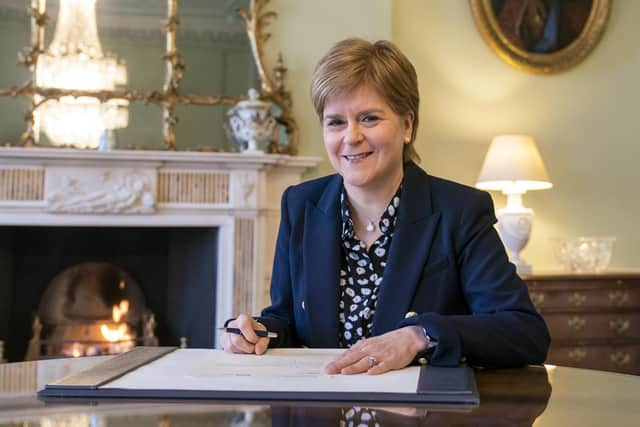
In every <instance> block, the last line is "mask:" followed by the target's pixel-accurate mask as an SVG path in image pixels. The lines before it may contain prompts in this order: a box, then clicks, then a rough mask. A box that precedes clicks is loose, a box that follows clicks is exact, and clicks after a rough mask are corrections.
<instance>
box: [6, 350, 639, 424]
mask: <svg viewBox="0 0 640 427" xmlns="http://www.w3.org/2000/svg"><path fill="white" fill-rule="evenodd" d="M106 358H108V356H103V357H95V358H79V359H58V360H47V361H38V362H22V363H12V364H4V365H0V426H9V425H11V426H14V425H47V423H48V424H50V425H78V426H87V427H88V426H90V425H103V426H113V425H123V426H124V425H132V424H133V423H135V425H138V426H151V425H153V426H156V425H157V426H169V425H171V426H172V427H175V426H180V425H189V426H198V425H243V426H296V427H297V426H338V425H340V422H341V420H342V417H343V416H344V414H346V413H348V412H349V411H352V410H353V408H354V406H355V407H356V408H358V406H357V405H353V406H352V405H347V404H335V405H327V404H324V405H320V406H314V405H313V404H309V403H304V404H301V403H286V402H284V403H283V402H280V403H269V402H248V403H243V402H233V403H225V402H211V401H208V402H207V401H188V402H185V401H183V402H167V401H161V402H158V401H155V402H153V401H145V402H141V401H137V402H136V401H129V400H125V399H114V400H110V401H99V402H95V401H94V402H83V401H69V400H66V401H62V402H58V403H45V402H42V401H38V400H37V399H36V398H35V392H36V390H38V389H40V388H42V387H43V385H44V384H45V383H48V382H51V381H53V380H55V379H58V378H60V377H61V376H64V375H68V374H70V373H73V372H77V371H79V370H81V369H85V368H88V367H90V366H93V365H95V364H96V363H99V362H100V361H102V360H105V359H106ZM476 379H477V382H478V388H479V391H480V400H481V403H480V406H479V407H477V408H474V409H472V410H467V411H464V410H463V411H460V410H451V409H446V408H437V407H426V408H425V407H387V408H365V409H369V410H371V411H373V413H374V415H375V420H376V422H378V424H379V425H381V426H398V425H407V426H440V425H443V426H450V425H456V426H466V425H473V426H477V425H491V426H514V425H515V426H530V425H532V423H533V422H534V421H535V422H536V426H537V427H545V426H567V425H579V426H591V425H593V426H603V425H615V426H636V425H637V421H638V420H639V419H640V404H639V403H640V397H639V396H640V377H636V376H631V375H621V374H613V373H607V372H599V371H589V370H583V369H575V368H563V367H554V366H546V367H529V368H523V369H505V370H482V371H478V372H477V377H476ZM371 425H373V424H371Z"/></svg>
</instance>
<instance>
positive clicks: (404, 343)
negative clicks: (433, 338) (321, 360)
mask: <svg viewBox="0 0 640 427" xmlns="http://www.w3.org/2000/svg"><path fill="white" fill-rule="evenodd" d="M428 345H429V340H428V338H427V337H426V336H425V334H424V332H423V330H422V328H421V327H420V326H405V327H403V328H400V329H396V330H394V331H391V332H387V333H386V334H384V335H380V336H377V337H371V338H366V339H362V340H360V341H358V342H357V343H356V344H355V345H353V346H352V347H351V348H350V349H348V350H346V351H345V352H344V353H342V354H341V355H340V356H338V357H337V358H335V359H334V360H333V361H331V362H330V363H329V364H328V365H327V366H325V368H324V370H325V373H327V374H346V375H349V374H359V373H361V372H367V373H368V374H372V375H375V374H382V373H384V372H387V371H391V370H393V369H401V368H404V367H405V366H407V365H408V364H409V363H411V361H412V360H413V359H414V358H415V357H416V354H418V353H419V352H420V351H423V350H424V349H426V348H427V346H428Z"/></svg>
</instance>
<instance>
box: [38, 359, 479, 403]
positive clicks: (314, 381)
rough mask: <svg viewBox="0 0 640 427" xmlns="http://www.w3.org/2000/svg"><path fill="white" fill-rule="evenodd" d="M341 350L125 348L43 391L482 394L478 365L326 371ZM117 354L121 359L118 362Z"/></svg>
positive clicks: (388, 396)
mask: <svg viewBox="0 0 640 427" xmlns="http://www.w3.org/2000/svg"><path fill="white" fill-rule="evenodd" d="M133 351H134V352H135V351H136V350H133ZM139 351H143V350H139ZM342 351H344V350H341V349H303V348H289V349H270V350H269V351H268V352H267V353H266V354H264V355H261V356H257V355H250V354H246V355H245V354H230V353H225V352H224V351H221V350H213V349H177V350H175V351H171V352H167V353H166V354H162V355H161V356H160V357H155V358H150V359H151V360H149V362H148V363H141V362H139V361H138V362H136V363H137V365H136V366H134V365H132V362H131V361H130V360H132V357H131V355H130V356H129V358H128V359H127V358H126V355H122V356H118V357H116V358H114V359H111V361H110V362H112V363H111V364H110V365H109V366H108V367H107V369H106V370H105V369H103V370H102V371H100V369H98V370H95V369H94V371H93V372H85V373H80V374H77V375H75V376H74V378H65V379H62V380H60V381H57V382H55V383H52V384H47V386H46V388H45V389H44V390H43V391H42V392H40V395H41V396H72V395H73V396H76V395H80V396H84V397H91V396H94V397H100V396H104V397H142V398H167V397H168V398H176V399H182V398H202V399H229V400H234V399H243V400H256V399H258V400H308V401H314V400H319V401H344V400H351V401H368V402H371V401H375V402H417V403H420V402H439V403H455V402H460V403H467V404H469V403H470V404H473V403H477V401H478V395H477V390H476V388H475V379H474V377H473V371H472V370H471V369H470V368H467V367H460V368H433V367H419V366H410V367H407V368H404V369H400V370H396V371H390V372H387V373H385V374H382V375H368V374H366V373H365V374H358V375H328V374H325V373H324V367H325V366H326V364H327V363H329V362H330V361H331V360H332V359H333V358H334V357H336V355H338V354H340V353H341V352H342ZM149 352H150V353H153V351H151V350H149ZM123 356H125V357H123ZM133 356H135V354H134V355H133ZM119 357H122V358H123V362H118V358H119ZM133 359H135V357H133ZM127 365H131V366H127ZM98 368H99V365H98ZM443 370H444V371H443ZM105 372H106V373H105ZM103 373H104V374H103ZM83 391H84V392H83Z"/></svg>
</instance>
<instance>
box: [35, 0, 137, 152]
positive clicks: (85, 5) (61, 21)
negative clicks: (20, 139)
mask: <svg viewBox="0 0 640 427" xmlns="http://www.w3.org/2000/svg"><path fill="white" fill-rule="evenodd" d="M95 5H96V0H60V3H59V12H58V22H57V24H56V29H55V32H54V36H53V41H52V42H51V44H50V45H49V47H48V49H47V50H46V52H45V53H43V54H42V55H40V56H39V58H38V65H37V68H36V84H37V85H38V86H41V87H45V88H60V89H76V90H92V91H98V90H114V89H116V86H117V85H122V84H125V83H126V82H127V70H126V67H125V66H124V65H123V64H122V63H119V62H118V61H117V59H116V58H114V57H111V56H105V55H104V54H103V52H102V46H101V45H100V39H99V38H98V29H97V25H96V11H95ZM35 101H36V102H38V101H39V99H38V97H37V96H36V98H35ZM128 104H129V102H128V101H126V100H122V99H112V100H109V101H107V102H104V103H100V101H99V100H98V99H97V98H94V97H88V96H84V97H77V98H74V97H72V96H63V97H61V98H60V100H59V101H56V100H51V101H47V102H46V103H44V104H43V105H42V106H40V107H39V108H38V109H37V110H36V112H35V120H36V127H35V131H36V135H37V132H39V130H40V129H41V130H42V131H44V132H45V133H46V134H47V136H48V137H49V139H50V140H51V143H52V144H54V145H73V146H75V147H78V148H97V147H98V145H99V143H100V135H101V134H102V132H103V131H104V130H106V129H117V128H123V127H126V126H127V124H128V121H129V112H128V109H127V107H128Z"/></svg>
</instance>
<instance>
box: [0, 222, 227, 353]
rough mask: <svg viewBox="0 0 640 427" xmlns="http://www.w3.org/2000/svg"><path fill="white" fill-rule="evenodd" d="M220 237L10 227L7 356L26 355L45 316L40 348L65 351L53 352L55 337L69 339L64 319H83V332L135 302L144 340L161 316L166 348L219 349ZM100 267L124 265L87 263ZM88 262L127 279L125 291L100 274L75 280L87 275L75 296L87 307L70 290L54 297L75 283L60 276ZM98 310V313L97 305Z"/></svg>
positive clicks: (135, 328)
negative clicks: (108, 289) (62, 329)
mask: <svg viewBox="0 0 640 427" xmlns="http://www.w3.org/2000/svg"><path fill="white" fill-rule="evenodd" d="M217 242H218V229H217V228H214V227H207V228H205V227H195V228H187V227H151V228H150V227H35V226H28V227H23V226H20V227H17V226H11V227H7V226H5V227H0V259H2V260H3V262H4V264H3V266H2V268H0V283H2V286H1V287H0V301H2V302H0V305H2V307H0V334H2V336H3V340H4V341H5V347H6V351H5V357H7V358H8V360H10V361H18V360H23V359H24V358H25V356H26V355H27V353H28V351H29V350H30V348H29V341H30V339H32V338H33V335H34V332H33V329H34V328H33V323H34V316H36V315H37V316H38V317H39V318H40V322H41V324H42V331H41V343H40V347H39V354H40V355H42V356H46V355H47V353H50V355H53V354H60V353H61V352H56V351H54V350H55V349H52V351H47V345H48V344H50V345H53V347H60V344H61V343H60V342H56V341H60V339H61V337H60V336H59V335H56V334H55V330H54V329H55V326H59V325H60V324H69V323H74V324H75V325H76V327H77V328H78V330H83V328H84V330H86V329H87V328H88V327H89V324H90V323H92V322H95V324H96V325H95V326H96V327H97V328H99V327H100V326H101V325H102V324H103V323H106V322H107V321H108V320H109V319H110V318H112V315H113V312H112V311H113V306H114V305H117V306H118V307H120V305H121V302H122V301H123V300H127V301H128V304H129V313H128V315H127V316H125V318H126V320H129V322H128V323H129V324H130V326H131V328H130V329H131V332H133V333H135V335H136V337H138V338H139V339H138V340H137V342H136V343H137V344H141V343H144V337H145V335H146V336H147V338H148V337H149V333H146V334H145V331H144V325H145V324H147V323H148V322H149V321H150V319H149V318H146V319H145V318H144V315H145V314H153V317H154V319H153V322H154V323H155V325H156V327H155V328H154V330H153V335H154V336H155V337H157V340H158V341H159V344H160V345H170V346H174V345H176V346H177V345H180V344H181V343H183V340H181V339H183V338H184V339H186V344H187V345H188V346H190V347H213V346H214V345H215V334H214V325H215V324H216V306H217V304H216V294H217V278H218V271H217V263H216V262H215V260H216V259H218V255H217ZM96 264H98V265H101V266H104V265H108V266H111V268H112V269H114V270H116V271H117V272H120V273H119V274H118V275H117V276H115V275H116V273H115V272H114V271H111V272H105V271H100V270H101V269H100V268H98V269H97V270H98V271H87V268H86V266H87V265H89V266H92V265H93V266H95V265H96ZM79 266H85V271H84V274H83V275H84V276H87V275H88V273H98V275H102V276H107V277H103V279H105V280H106V282H107V283H106V285H113V286H116V287H119V285H120V281H121V280H122V279H123V278H124V280H125V289H124V290H123V292H119V291H120V289H117V290H113V289H112V291H113V293H112V294H110V295H105V293H104V291H105V289H100V285H99V283H98V282H97V281H98V280H100V277H96V276H93V277H91V278H88V277H84V278H83V277H75V279H79V280H78V281H79V282H81V283H76V284H81V285H82V290H81V291H82V294H81V295H77V294H75V296H76V297H77V298H75V299H76V300H77V299H82V300H84V304H75V301H72V300H73V299H74V298H71V297H70V295H69V294H68V293H65V294H64V295H63V296H64V297H65V298H67V299H66V301H60V300H54V301H52V298H51V294H52V293H55V291H59V290H60V289H58V288H61V287H62V288H63V289H62V290H65V289H64V287H65V286H66V287H67V288H69V283H68V282H67V283H65V281H64V280H62V283H60V282H61V280H60V279H61V277H60V276H61V275H62V274H64V273H65V272H68V271H69V269H77V268H78V267H79ZM90 270H96V269H95V268H92V269H90ZM109 276H112V277H109ZM114 276H115V277H114ZM62 279H64V278H62ZM136 289H137V290H136ZM74 291H76V292H77V289H74ZM96 291H97V292H96ZM58 297H60V295H58ZM62 302H64V304H62ZM89 307H91V312H87V308H89ZM52 311H53V313H52ZM65 313H66V314H65ZM112 323H118V322H112ZM109 326H110V327H111V328H117V327H116V326H115V325H113V324H110V325H109ZM67 329H69V328H67ZM89 329H94V330H95V328H89ZM86 339H87V340H89V337H86ZM69 340H71V341H72V342H73V341H75V342H79V341H80V340H82V337H78V336H76V337H75V338H70V337H67V338H65V341H69ZM84 350H85V354H86V350H87V349H84ZM33 353H34V351H33V350H32V354H33Z"/></svg>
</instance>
